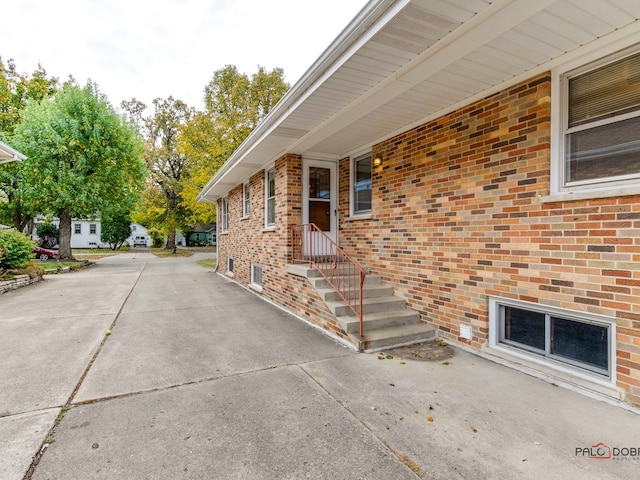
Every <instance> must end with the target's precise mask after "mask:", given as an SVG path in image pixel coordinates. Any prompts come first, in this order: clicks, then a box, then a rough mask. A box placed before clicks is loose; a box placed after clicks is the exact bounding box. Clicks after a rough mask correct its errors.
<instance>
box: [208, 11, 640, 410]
mask: <svg viewBox="0 0 640 480" xmlns="http://www.w3.org/2000/svg"><path fill="white" fill-rule="evenodd" d="M639 18H640V3H637V2H632V1H620V0H598V1H596V0H594V1H584V2H572V1H569V0H555V1H554V0H539V1H537V2H531V1H530V0H515V1H506V0H505V1H494V2H488V1H484V0H474V1H464V2H460V1H455V0H437V1H436V0H434V1H424V0H413V1H412V0H405V1H385V0H372V1H370V2H369V3H367V5H365V7H364V8H363V10H362V11H361V12H360V13H359V14H358V16H357V17H356V18H354V20H353V21H352V22H351V23H350V24H349V25H348V26H347V27H346V29H345V30H344V31H343V32H342V33H341V34H340V35H339V37H338V38H337V39H336V40H335V41H334V42H333V43H332V44H331V45H330V46H329V48H328V49H327V50H326V51H325V52H324V53H323V54H322V56H321V57H320V58H319V59H318V60H316V62H315V63H314V64H313V65H312V66H311V68H310V69H309V70H308V71H307V73H306V74H305V75H304V76H303V77H302V78H301V79H300V80H299V81H298V83H296V85H294V86H293V87H292V89H291V90H290V91H289V92H288V93H287V95H286V96H285V97H284V98H283V99H282V100H281V102H280V103H279V104H278V105H277V106H276V107H275V108H274V109H273V110H272V112H270V114H269V115H268V116H267V117H266V118H265V119H264V120H263V122H262V123H261V124H260V125H259V126H258V127H257V128H256V129H255V130H254V131H253V132H252V134H251V135H250V136H249V137H248V138H247V140H246V141H245V142H244V143H243V144H242V145H241V146H240V147H239V148H238V150H237V151H236V152H234V154H233V155H232V156H231V157H230V158H229V159H228V161H227V162H226V163H225V165H224V166H223V167H222V168H221V169H220V171H219V172H218V173H217V174H216V175H215V176H214V177H213V178H212V179H211V180H210V181H209V183H208V184H207V185H206V186H205V187H204V189H203V190H202V192H201V193H200V195H199V199H200V200H201V201H209V202H217V205H218V256H219V262H218V264H219V271H220V273H221V274H224V275H228V276H230V277H232V278H233V279H234V280H235V281H237V282H239V283H240V284H243V285H245V286H247V287H249V288H252V289H254V290H255V291H257V292H258V293H259V294H261V295H263V296H264V297H265V298H266V299H268V300H269V301H271V302H273V303H275V304H277V305H279V306H281V307H282V308H284V309H286V310H288V311H290V312H292V313H293V314H295V315H297V316H298V317H300V318H303V319H305V320H307V321H308V322H310V323H311V324H313V325H315V326H317V327H318V328H321V329H322V330H323V331H325V332H327V333H328V334H330V335H332V336H333V337H335V338H338V339H340V340H341V341H343V342H345V343H349V344H353V345H355V346H356V347H358V348H360V349H371V350H375V349H376V348H382V347H384V346H385V345H390V344H408V343H410V342H412V341H419V340H422V339H426V338H433V337H434V336H435V335H437V336H439V337H441V338H443V339H445V340H446V341H447V342H450V343H452V344H455V345H457V346H459V347H460V348H464V349H468V350H470V351H473V352H476V353H477V354H479V355H483V356H486V357H488V358H491V359H493V360H495V361H499V362H501V363H504V364H507V365H510V366H512V367H514V368H518V369H520V370H523V371H526V372H527V373H529V374H533V375H536V376H539V377H540V378H544V379H547V380H549V381H553V382H555V383H558V384H562V385H565V386H570V387H572V388H576V389H578V390H581V391H584V392H587V393H588V394H590V395H593V396H597V397H607V398H614V399H618V400H623V401H625V402H626V403H627V404H629V405H634V406H640V21H639V20H638V19H639ZM308 224H315V225H317V226H318V227H319V228H318V230H322V231H323V232H324V233H323V234H318V233H309V235H322V236H323V238H324V237H325V236H326V237H328V238H331V239H332V240H334V241H335V242H336V244H337V245H339V246H340V248H341V249H342V250H340V251H344V252H345V254H347V255H348V256H349V257H350V258H352V259H353V260H355V262H356V263H357V264H358V265H359V266H362V267H363V268H364V269H365V272H366V277H365V288H364V290H363V292H364V293H363V294H362V296H365V297H366V298H365V299H364V300H363V305H364V306H363V309H364V312H365V313H364V315H363V317H364V320H363V324H364V332H363V333H362V335H360V332H357V331H355V330H353V328H352V322H351V320H350V319H351V318H352V317H353V313H350V312H348V311H345V310H344V309H343V308H342V307H341V303H344V302H341V301H340V299H339V298H336V297H335V296H334V295H332V293H331V291H330V290H331V289H330V288H327V284H326V282H325V281H324V280H323V279H322V277H318V274H317V273H316V271H315V270H316V269H314V268H310V267H309V266H308V265H307V264H299V263H297V262H296V260H297V259H298V258H299V257H300V255H298V253H299V250H300V249H302V250H305V249H307V248H309V247H308V245H310V244H312V243H313V241H312V240H305V241H302V243H300V242H298V239H299V238H298V236H297V235H296V233H295V232H296V231H297V230H296V229H297V228H298V227H297V226H299V225H308ZM304 228H312V227H304ZM305 231H306V230H305ZM304 238H306V237H304ZM309 238H310V237H309ZM305 242H307V243H306V244H305ZM323 245H325V246H324V247H322V248H324V249H325V252H324V253H325V254H327V255H328V254H333V253H335V248H336V247H331V246H329V247H326V245H331V244H330V243H327V244H323ZM327 248H328V250H327ZM297 252H298V253H297ZM303 253H304V252H303ZM302 257H304V255H302ZM315 257H318V258H325V257H323V256H322V255H315ZM333 266H334V267H335V262H334V265H333ZM319 268H321V267H319ZM356 296H359V295H356ZM391 305H393V306H391ZM356 310H357V308H356ZM407 311H408V312H410V313H407ZM345 312H346V313H345ZM381 312H386V315H387V317H391V319H390V320H389V321H388V322H386V323H385V320H384V319H383V317H384V315H385V313H381ZM356 313H357V312H356ZM405 317H406V318H407V319H409V320H407V321H406V322H405V321H404V320H402V318H405ZM416 318H417V323H416ZM383 332H387V334H385V333H383Z"/></svg>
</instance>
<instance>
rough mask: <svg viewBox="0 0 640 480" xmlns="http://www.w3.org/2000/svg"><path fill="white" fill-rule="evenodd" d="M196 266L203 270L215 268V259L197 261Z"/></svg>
mask: <svg viewBox="0 0 640 480" xmlns="http://www.w3.org/2000/svg"><path fill="white" fill-rule="evenodd" d="M197 263H198V265H202V266H203V267H205V268H211V269H214V268H216V259H215V258H205V259H204V260H198V262H197Z"/></svg>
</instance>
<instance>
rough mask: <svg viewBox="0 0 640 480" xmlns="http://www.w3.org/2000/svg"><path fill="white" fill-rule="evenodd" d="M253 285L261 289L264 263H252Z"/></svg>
mask: <svg viewBox="0 0 640 480" xmlns="http://www.w3.org/2000/svg"><path fill="white" fill-rule="evenodd" d="M251 285H252V286H254V287H256V288H259V289H261V288H262V265H258V264H257V263H252V264H251Z"/></svg>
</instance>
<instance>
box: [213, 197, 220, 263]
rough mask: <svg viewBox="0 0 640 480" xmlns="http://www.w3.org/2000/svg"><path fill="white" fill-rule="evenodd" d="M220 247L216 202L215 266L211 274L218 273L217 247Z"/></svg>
mask: <svg viewBox="0 0 640 480" xmlns="http://www.w3.org/2000/svg"><path fill="white" fill-rule="evenodd" d="M219 245H220V222H218V202H217V201H216V266H215V268H214V269H213V273H218V264H219V263H220V262H219V257H218V246H219Z"/></svg>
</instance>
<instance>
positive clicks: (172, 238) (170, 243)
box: [166, 228, 176, 250]
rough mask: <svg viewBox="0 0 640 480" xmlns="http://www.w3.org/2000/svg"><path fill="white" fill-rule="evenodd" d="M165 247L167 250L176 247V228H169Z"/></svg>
mask: <svg viewBox="0 0 640 480" xmlns="http://www.w3.org/2000/svg"><path fill="white" fill-rule="evenodd" d="M166 248H167V249H169V250H173V249H174V248H176V229H175V228H172V229H171V230H169V233H168V234H167V246H166Z"/></svg>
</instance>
